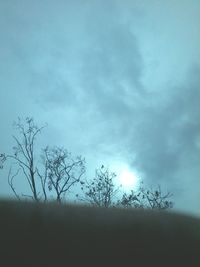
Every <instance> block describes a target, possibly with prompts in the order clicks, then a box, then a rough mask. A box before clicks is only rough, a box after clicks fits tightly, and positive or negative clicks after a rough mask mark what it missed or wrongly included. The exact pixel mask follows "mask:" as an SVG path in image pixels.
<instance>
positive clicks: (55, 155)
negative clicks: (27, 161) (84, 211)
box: [39, 147, 85, 202]
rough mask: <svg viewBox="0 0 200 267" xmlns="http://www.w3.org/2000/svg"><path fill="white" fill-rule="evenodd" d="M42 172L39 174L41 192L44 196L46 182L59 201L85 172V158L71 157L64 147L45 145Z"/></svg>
mask: <svg viewBox="0 0 200 267" xmlns="http://www.w3.org/2000/svg"><path fill="white" fill-rule="evenodd" d="M42 159H43V163H44V174H43V176H42V175H40V174H39V175H40V177H41V181H42V185H43V192H44V195H45V196H46V195H47V194H46V184H47V185H48V190H49V191H54V192H55V193H56V200H57V201H58V202H61V201H62V199H64V197H65V195H66V193H69V192H70V189H71V188H72V187H73V186H74V185H76V184H78V183H79V182H80V180H81V177H82V176H83V174H84V173H85V160H84V159H83V158H82V157H81V156H77V157H76V158H73V157H72V156H71V153H69V152H68V151H67V150H66V149H63V148H59V147H54V148H49V147H46V148H45V149H44V154H43V156H42Z"/></svg>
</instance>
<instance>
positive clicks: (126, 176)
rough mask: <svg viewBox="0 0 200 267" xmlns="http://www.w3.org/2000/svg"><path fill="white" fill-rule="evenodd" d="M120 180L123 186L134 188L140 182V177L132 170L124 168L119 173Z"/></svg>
mask: <svg viewBox="0 0 200 267" xmlns="http://www.w3.org/2000/svg"><path fill="white" fill-rule="evenodd" d="M119 181H120V183H121V185H122V186H123V187H126V188H130V187H131V188H134V187H136V185H137V183H138V177H137V175H136V174H135V173H134V172H132V171H130V170H122V171H121V173H120V174H119Z"/></svg>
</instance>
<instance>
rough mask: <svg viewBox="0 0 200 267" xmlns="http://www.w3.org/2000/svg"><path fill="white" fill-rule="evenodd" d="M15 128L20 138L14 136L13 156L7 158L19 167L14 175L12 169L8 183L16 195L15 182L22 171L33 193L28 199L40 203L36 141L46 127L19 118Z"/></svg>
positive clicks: (28, 119) (27, 119) (30, 119)
mask: <svg viewBox="0 0 200 267" xmlns="http://www.w3.org/2000/svg"><path fill="white" fill-rule="evenodd" d="M14 126H15V128H16V129H17V130H18V133H19V135H20V138H18V137H16V136H13V138H14V140H15V146H14V147H13V154H12V155H8V156H7V158H10V159H12V160H14V164H16V165H17V169H18V171H17V172H16V173H15V174H14V175H13V174H12V170H11V169H10V171H9V175H8V183H9V185H10V187H11V189H12V191H13V192H14V194H15V195H16V191H15V190H14V184H13V182H14V178H15V177H16V176H17V175H18V173H19V171H21V172H22V173H23V174H24V176H25V178H26V180H27V182H28V184H29V188H30V190H31V192H32V195H30V196H28V197H31V198H32V199H33V200H35V201H38V200H39V190H38V187H37V178H38V177H37V167H36V166H35V141H36V137H37V135H38V134H39V133H40V132H41V130H42V129H43V128H44V127H38V126H37V125H36V124H35V123H34V120H33V119H32V118H26V120H25V122H23V121H21V119H20V118H18V121H17V122H15V124H14ZM16 196H17V195H16ZM18 198H19V196H18Z"/></svg>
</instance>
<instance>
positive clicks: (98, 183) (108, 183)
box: [77, 165, 119, 208]
mask: <svg viewBox="0 0 200 267" xmlns="http://www.w3.org/2000/svg"><path fill="white" fill-rule="evenodd" d="M115 177H116V174H115V173H114V172H110V171H109V169H108V168H105V167H104V166H103V165H102V166H101V168H99V169H97V170H96V172H95V177H94V178H93V179H92V180H90V181H89V182H88V181H85V182H82V188H81V189H82V191H83V192H84V197H83V198H81V200H82V201H86V202H88V203H90V204H92V205H95V206H98V207H106V208H108V207H111V206H114V205H115V198H116V196H117V193H118V191H119V188H116V186H115V183H114V179H115ZM77 197H79V196H78V195H77ZM79 199H80V198H79Z"/></svg>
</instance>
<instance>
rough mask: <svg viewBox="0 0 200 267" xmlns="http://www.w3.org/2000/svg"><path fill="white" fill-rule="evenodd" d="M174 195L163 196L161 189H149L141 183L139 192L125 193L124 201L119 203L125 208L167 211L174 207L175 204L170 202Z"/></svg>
mask: <svg viewBox="0 0 200 267" xmlns="http://www.w3.org/2000/svg"><path fill="white" fill-rule="evenodd" d="M171 197H172V194H171V193H169V192H167V193H166V194H163V192H162V190H161V187H160V186H158V187H157V188H156V189H152V188H151V189H149V188H148V189H147V188H145V187H144V186H143V183H141V186H140V187H139V189H138V190H137V191H133V190H131V192H130V193H129V194H128V193H124V194H123V196H122V199H121V200H119V201H118V205H120V206H122V207H125V208H130V207H133V208H148V209H158V210H166V209H170V208H172V207H173V202H172V201H170V198H171Z"/></svg>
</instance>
